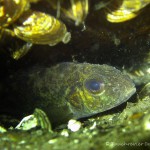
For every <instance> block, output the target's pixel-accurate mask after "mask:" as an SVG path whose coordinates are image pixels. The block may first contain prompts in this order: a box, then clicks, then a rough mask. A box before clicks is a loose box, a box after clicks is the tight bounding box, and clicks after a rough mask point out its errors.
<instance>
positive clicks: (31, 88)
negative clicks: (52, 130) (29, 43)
mask: <svg viewBox="0 0 150 150" xmlns="http://www.w3.org/2000/svg"><path fill="white" fill-rule="evenodd" d="M4 86H5V87H3V93H2V94H1V95H0V96H1V98H0V99H1V100H2V101H3V105H1V106H0V107H1V108H0V110H4V107H5V108H7V109H8V110H9V111H10V112H11V113H12V114H15V115H16V116H17V115H19V114H20V113H21V112H23V115H28V114H30V113H32V112H33V110H34V109H35V108H40V109H42V110H43V111H44V112H45V113H46V114H47V116H48V117H49V119H50V121H51V123H52V124H55V125H58V124H62V123H65V122H66V121H68V120H69V119H71V118H74V119H79V118H83V117H88V116H91V115H93V114H97V113H100V112H104V111H106V110H109V109H111V108H113V107H116V106H118V105H120V104H121V103H123V102H125V101H127V100H128V99H129V98H130V97H131V96H132V95H133V94H134V93H135V91H136V89H135V86H134V84H133V82H132V80H131V79H130V78H129V77H128V76H126V75H124V74H123V73H122V72H121V71H119V70H117V69H116V68H114V67H111V66H108V65H98V64H89V63H72V62H65V63H60V64H57V65H56V66H54V67H47V68H45V67H36V68H33V69H30V70H28V71H26V72H17V73H16V74H15V75H11V76H10V77H9V78H8V79H7V81H6V82H5V84H4ZM1 104H2V102H1Z"/></svg>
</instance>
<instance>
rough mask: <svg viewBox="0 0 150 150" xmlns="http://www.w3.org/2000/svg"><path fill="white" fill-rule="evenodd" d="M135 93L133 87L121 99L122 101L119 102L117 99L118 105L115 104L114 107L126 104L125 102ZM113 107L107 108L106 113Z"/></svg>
mask: <svg viewBox="0 0 150 150" xmlns="http://www.w3.org/2000/svg"><path fill="white" fill-rule="evenodd" d="M135 92H136V88H135V87H133V88H132V89H131V90H130V91H129V92H128V93H127V94H126V96H124V98H123V100H122V101H120V98H119V99H118V102H120V103H116V105H115V106H114V107H117V106H119V105H121V104H123V103H125V102H127V101H128V100H129V98H130V97H131V96H132V95H133V94H135ZM114 107H111V108H108V109H106V111H107V110H110V109H112V108H114Z"/></svg>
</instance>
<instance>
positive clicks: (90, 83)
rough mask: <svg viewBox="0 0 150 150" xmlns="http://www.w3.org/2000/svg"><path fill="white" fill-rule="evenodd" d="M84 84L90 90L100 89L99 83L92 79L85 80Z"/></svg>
mask: <svg viewBox="0 0 150 150" xmlns="http://www.w3.org/2000/svg"><path fill="white" fill-rule="evenodd" d="M85 86H86V88H87V89H88V90H90V91H92V92H97V91H99V90H100V89H101V83H100V82H99V81H97V80H94V79H92V80H88V81H86V83H85Z"/></svg>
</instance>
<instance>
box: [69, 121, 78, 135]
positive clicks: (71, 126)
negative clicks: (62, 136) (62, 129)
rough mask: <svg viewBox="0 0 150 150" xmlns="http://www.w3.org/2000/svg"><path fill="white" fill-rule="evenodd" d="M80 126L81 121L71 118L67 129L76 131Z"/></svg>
mask: <svg viewBox="0 0 150 150" xmlns="http://www.w3.org/2000/svg"><path fill="white" fill-rule="evenodd" d="M80 128H81V122H80V121H77V120H74V119H71V120H69V122H68V129H70V130H71V131H72V132H76V131H78V130H79V129H80Z"/></svg>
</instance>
